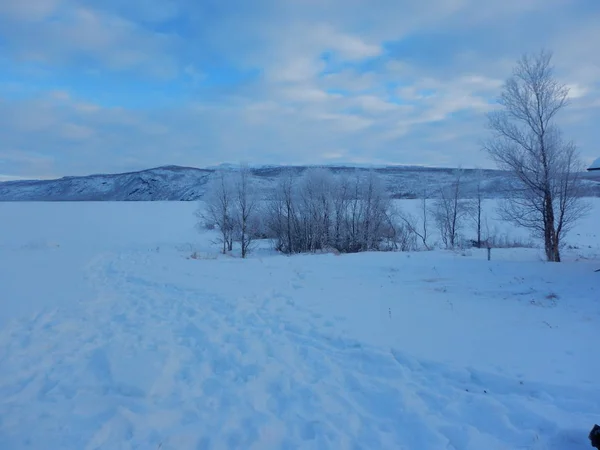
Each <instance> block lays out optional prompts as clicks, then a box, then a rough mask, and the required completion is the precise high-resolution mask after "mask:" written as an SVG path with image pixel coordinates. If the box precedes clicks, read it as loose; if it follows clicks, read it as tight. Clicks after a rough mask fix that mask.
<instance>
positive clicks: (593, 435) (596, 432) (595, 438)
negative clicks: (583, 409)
mask: <svg viewBox="0 0 600 450" xmlns="http://www.w3.org/2000/svg"><path fill="white" fill-rule="evenodd" d="M588 437H589V438H590V441H591V442H592V447H594V448H598V449H600V426H598V425H594V428H592V431H590V435H589V436H588Z"/></svg>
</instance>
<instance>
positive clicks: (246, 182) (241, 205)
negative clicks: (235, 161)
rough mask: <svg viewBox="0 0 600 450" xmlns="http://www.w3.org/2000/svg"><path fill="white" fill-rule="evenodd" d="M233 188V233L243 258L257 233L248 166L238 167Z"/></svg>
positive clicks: (254, 193) (255, 210)
mask: <svg viewBox="0 0 600 450" xmlns="http://www.w3.org/2000/svg"><path fill="white" fill-rule="evenodd" d="M233 186H234V189H233V203H234V224H235V233H236V235H237V240H238V241H239V243H240V247H241V252H242V258H245V257H246V256H247V255H248V251H249V249H250V244H251V243H252V239H253V237H254V236H255V235H256V231H257V230H256V223H257V217H256V213H257V205H258V202H257V197H256V192H255V191H254V187H253V186H252V180H251V178H250V169H249V168H248V166H245V165H242V166H240V168H239V170H238V171H237V173H236V174H235V180H234V182H233Z"/></svg>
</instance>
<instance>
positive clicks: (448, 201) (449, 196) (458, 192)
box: [432, 170, 468, 248]
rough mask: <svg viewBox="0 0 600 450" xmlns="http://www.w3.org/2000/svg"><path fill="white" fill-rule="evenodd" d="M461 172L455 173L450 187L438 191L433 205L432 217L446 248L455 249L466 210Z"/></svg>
mask: <svg viewBox="0 0 600 450" xmlns="http://www.w3.org/2000/svg"><path fill="white" fill-rule="evenodd" d="M462 175H463V174H462V170H457V171H456V172H455V177H454V180H453V181H452V183H451V184H450V186H448V187H442V188H441V189H440V190H439V198H437V199H436V200H435V202H434V204H433V208H432V209H433V215H434V218H435V221H436V223H437V225H438V228H439V230H440V236H441V238H442V242H443V243H444V245H445V246H446V248H456V245H457V244H458V237H459V231H460V229H461V227H462V223H463V219H464V216H465V215H466V214H467V211H468V208H467V204H466V201H465V200H464V198H463V192H462Z"/></svg>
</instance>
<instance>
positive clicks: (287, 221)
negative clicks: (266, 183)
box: [267, 170, 298, 254]
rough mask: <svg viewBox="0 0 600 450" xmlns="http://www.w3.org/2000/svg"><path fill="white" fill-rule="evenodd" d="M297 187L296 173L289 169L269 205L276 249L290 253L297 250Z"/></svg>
mask: <svg viewBox="0 0 600 450" xmlns="http://www.w3.org/2000/svg"><path fill="white" fill-rule="evenodd" d="M295 189H296V180H295V178H294V174H293V172H292V171H291V170H287V171H286V172H285V173H284V174H283V175H282V177H281V178H280V179H279V182H278V183H277V186H276V187H275V190H274V192H273V198H272V200H271V201H270V202H269V203H268V206H267V226H268V228H269V230H270V232H271V234H272V237H273V238H274V239H275V241H276V249H277V250H278V251H280V252H283V253H288V254H290V253H294V252H296V251H297V247H296V239H297V236H296V230H297V228H298V226H297V218H296V205H295V202H294V197H295Z"/></svg>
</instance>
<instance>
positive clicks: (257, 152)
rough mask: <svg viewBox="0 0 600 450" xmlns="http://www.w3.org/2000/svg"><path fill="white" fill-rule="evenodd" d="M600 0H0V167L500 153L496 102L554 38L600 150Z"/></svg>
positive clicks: (49, 172)
mask: <svg viewBox="0 0 600 450" xmlns="http://www.w3.org/2000/svg"><path fill="white" fill-rule="evenodd" d="M599 23H600V2H598V1H597V0H490V1H487V2H481V1H475V0H420V1H418V2H417V1H412V0H410V1H409V0H375V1H371V2H367V1H364V0H255V1H252V2H249V1H246V0H234V1H217V0H207V1H202V2H200V1H194V0H179V1H175V0H129V1H127V2H123V1H121V0H105V1H103V2H97V1H92V0H22V1H18V2H17V1H14V2H10V1H4V2H0V136H1V139H0V179H10V178H20V177H25V178H29V177H36V178H46V177H57V176H63V175H75V174H89V173H98V172H120V171H128V170H136V169H144V168H148V167H152V166H159V165H165V164H178V165H186V166H199V167H201V166H208V165H215V164H219V163H222V162H229V163H236V162H248V163H251V164H331V163H343V162H348V163H365V164H387V163H389V164H425V165H434V166H459V165H460V166H463V167H490V166H491V163H490V161H489V160H488V159H487V157H486V155H485V154H484V153H483V152H482V151H481V150H480V142H481V139H482V138H484V137H485V135H486V130H485V114H486V112H488V111H490V110H491V109H493V108H494V107H495V106H494V102H495V99H496V98H497V96H498V94H499V92H500V89H501V86H502V83H503V81H504V80H505V79H506V78H507V77H508V76H509V75H510V72H511V68H512V66H513V65H514V63H515V61H516V60H517V59H518V57H519V56H520V55H521V54H522V53H524V52H536V51H539V50H540V49H542V48H546V49H549V50H552V51H553V52H554V64H555V65H556V70H557V71H556V73H557V76H558V77H559V78H560V79H561V81H563V82H564V83H566V84H567V85H569V86H570V88H571V97H572V98H571V104H570V106H569V108H568V110H565V111H564V113H563V114H562V116H561V117H560V121H561V125H563V127H564V131H565V133H566V135H567V136H568V137H569V138H571V139H573V140H574V141H575V142H576V143H577V145H578V146H579V149H580V152H581V156H582V159H583V160H584V162H585V163H590V162H591V161H592V160H594V159H596V158H597V157H598V156H600V148H599V146H598V145H597V144H596V141H597V137H598V132H597V128H596V126H597V123H598V122H599V119H600V53H599V52H598V51H597V43H598V42H600V27H599V26H598V24H599Z"/></svg>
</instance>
